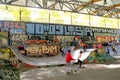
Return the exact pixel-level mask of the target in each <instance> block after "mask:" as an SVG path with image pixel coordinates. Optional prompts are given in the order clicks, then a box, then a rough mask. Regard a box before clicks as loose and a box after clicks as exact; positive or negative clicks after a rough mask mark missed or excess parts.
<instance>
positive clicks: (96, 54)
mask: <svg viewBox="0 0 120 80" xmlns="http://www.w3.org/2000/svg"><path fill="white" fill-rule="evenodd" d="M113 60H114V58H113V57H112V56H110V55H109V54H106V53H105V50H104V49H103V48H101V49H98V50H97V51H96V50H95V51H93V52H92V53H91V54H90V55H89V56H88V58H87V59H86V60H85V61H84V63H101V62H107V61H113Z"/></svg>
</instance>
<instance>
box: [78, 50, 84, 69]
mask: <svg viewBox="0 0 120 80" xmlns="http://www.w3.org/2000/svg"><path fill="white" fill-rule="evenodd" d="M82 53H83V52H82V51H80V55H79V57H78V64H79V66H78V69H79V68H80V67H81V66H82V61H81V60H80V59H79V58H81V56H82Z"/></svg>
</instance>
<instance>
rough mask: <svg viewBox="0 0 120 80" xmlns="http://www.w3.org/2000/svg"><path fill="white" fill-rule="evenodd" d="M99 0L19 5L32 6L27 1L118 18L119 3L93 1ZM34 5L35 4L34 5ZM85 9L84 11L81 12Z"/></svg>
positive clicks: (39, 0)
mask: <svg viewBox="0 0 120 80" xmlns="http://www.w3.org/2000/svg"><path fill="white" fill-rule="evenodd" d="M19 1H20V0H0V4H9V5H16V3H17V2H19ZM99 1H101V0H91V1H89V2H83V1H79V0H23V2H24V3H22V5H20V4H19V6H26V7H33V6H31V5H29V3H33V4H35V5H37V8H43V9H51V10H63V11H71V12H77V13H85V14H88V15H97V16H104V17H110V18H111V17H113V18H120V16H119V15H120V9H117V8H116V7H120V4H114V5H110V6H106V7H105V6H104V5H102V6H101V5H96V4H94V2H99ZM34 7H36V6H34ZM83 10H86V12H83Z"/></svg>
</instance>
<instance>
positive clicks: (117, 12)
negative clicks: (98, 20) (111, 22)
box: [104, 11, 120, 17]
mask: <svg viewBox="0 0 120 80" xmlns="http://www.w3.org/2000/svg"><path fill="white" fill-rule="evenodd" d="M119 13H120V11H116V12H113V13H110V14H105V15H104V16H105V17H109V16H111V15H115V14H119Z"/></svg>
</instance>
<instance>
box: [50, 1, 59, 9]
mask: <svg viewBox="0 0 120 80" xmlns="http://www.w3.org/2000/svg"><path fill="white" fill-rule="evenodd" d="M57 4H58V3H57V2H55V3H54V4H52V5H51V6H50V9H55V6H56V5H57Z"/></svg>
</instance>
